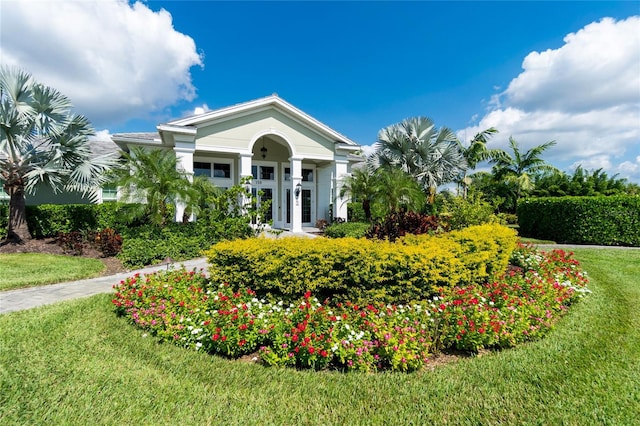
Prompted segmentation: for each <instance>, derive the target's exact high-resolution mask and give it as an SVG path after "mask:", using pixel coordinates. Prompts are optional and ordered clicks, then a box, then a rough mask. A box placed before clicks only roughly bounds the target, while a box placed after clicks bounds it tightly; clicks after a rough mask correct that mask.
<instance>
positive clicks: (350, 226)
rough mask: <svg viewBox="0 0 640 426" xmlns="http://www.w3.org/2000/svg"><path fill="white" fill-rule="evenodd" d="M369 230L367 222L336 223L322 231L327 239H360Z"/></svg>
mask: <svg viewBox="0 0 640 426" xmlns="http://www.w3.org/2000/svg"><path fill="white" fill-rule="evenodd" d="M369 228H371V224H370V223H367V222H341V223H338V222H336V223H332V224H331V225H329V226H327V227H326V228H325V229H324V235H325V236H326V237H329V238H344V237H352V238H362V237H364V236H365V235H366V233H367V231H368V230H369Z"/></svg>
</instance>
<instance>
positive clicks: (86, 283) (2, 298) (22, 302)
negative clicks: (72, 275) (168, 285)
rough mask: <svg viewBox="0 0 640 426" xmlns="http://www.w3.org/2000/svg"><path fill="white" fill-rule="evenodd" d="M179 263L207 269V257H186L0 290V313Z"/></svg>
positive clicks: (108, 287) (107, 288)
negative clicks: (157, 263)
mask: <svg viewBox="0 0 640 426" xmlns="http://www.w3.org/2000/svg"><path fill="white" fill-rule="evenodd" d="M182 266H184V267H185V268H186V269H188V270H191V269H194V268H195V269H200V268H202V269H205V270H206V268H207V259H206V258H204V257H202V258H199V259H193V260H187V261H184V262H176V263H172V264H163V265H156V266H151V267H148V268H143V269H137V270H134V271H130V272H122V273H119V274H116V275H110V276H106V277H97V278H89V279H85V280H78V281H71V282H66V283H60V284H51V285H45V286H40V287H28V288H21V289H17V290H8V291H1V292H0V314H5V313H8V312H13V311H21V310H23V309H31V308H35V307H37V306H42V305H49V304H51V303H56V302H62V301H63V300H71V299H78V298H81V297H88V296H93V295H94V294H100V293H110V292H112V291H113V285H114V284H118V283H119V282H120V281H121V280H123V279H125V278H127V277H130V276H132V275H134V274H136V273H140V274H148V273H151V272H156V271H160V270H163V269H168V268H176V269H179V268H181V267H182Z"/></svg>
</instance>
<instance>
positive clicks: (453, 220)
mask: <svg viewBox="0 0 640 426" xmlns="http://www.w3.org/2000/svg"><path fill="white" fill-rule="evenodd" d="M440 216H441V217H442V219H443V221H444V222H446V223H447V224H448V225H449V229H452V230H453V229H463V228H466V227H468V226H472V225H482V224H483V223H491V222H498V219H497V218H496V216H495V215H494V214H493V207H492V206H491V204H489V203H487V202H486V201H484V200H483V199H482V198H481V196H480V195H479V194H478V195H473V194H470V195H469V197H468V198H462V197H456V196H451V197H447V198H445V199H444V200H443V204H442V206H441V210H440Z"/></svg>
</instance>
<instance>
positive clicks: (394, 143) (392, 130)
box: [373, 117, 467, 203]
mask: <svg viewBox="0 0 640 426" xmlns="http://www.w3.org/2000/svg"><path fill="white" fill-rule="evenodd" d="M373 156H374V159H375V161H376V163H377V164H378V165H380V166H382V167H399V168H400V169H402V170H404V171H405V172H407V173H408V174H410V175H411V176H413V177H414V178H415V179H416V180H417V181H418V182H419V183H420V184H421V185H422V187H423V188H424V189H425V191H427V192H428V194H429V202H430V203H432V202H433V197H434V196H435V193H436V190H437V187H438V186H439V185H442V184H445V183H448V182H452V181H453V180H455V179H456V178H457V177H458V176H460V174H461V173H462V172H463V171H464V170H465V169H466V168H467V162H466V160H465V158H464V156H463V154H462V150H461V149H460V143H459V142H458V139H457V138H456V136H455V134H454V133H453V131H451V130H450V129H448V128H446V127H442V128H440V130H438V129H436V127H435V125H434V123H433V121H432V120H431V119H429V118H426V117H414V118H409V119H406V120H404V121H402V122H401V123H398V124H394V125H391V126H389V127H386V128H384V129H382V130H380V132H379V133H378V140H377V142H376V151H375V153H374V154H373Z"/></svg>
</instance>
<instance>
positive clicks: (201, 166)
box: [193, 161, 211, 177]
mask: <svg viewBox="0 0 640 426" xmlns="http://www.w3.org/2000/svg"><path fill="white" fill-rule="evenodd" d="M193 175H194V176H207V177H211V163H201V162H198V161H194V162H193Z"/></svg>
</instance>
